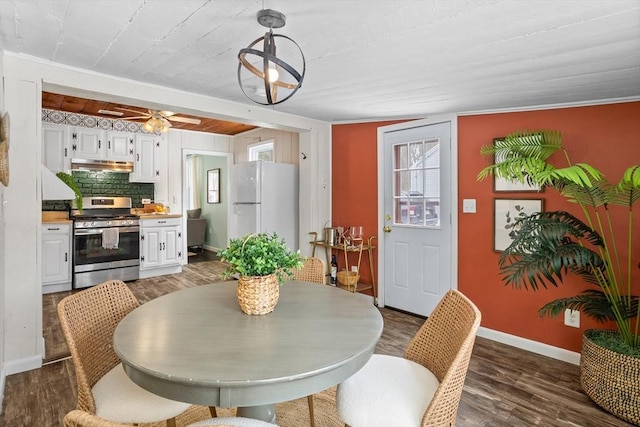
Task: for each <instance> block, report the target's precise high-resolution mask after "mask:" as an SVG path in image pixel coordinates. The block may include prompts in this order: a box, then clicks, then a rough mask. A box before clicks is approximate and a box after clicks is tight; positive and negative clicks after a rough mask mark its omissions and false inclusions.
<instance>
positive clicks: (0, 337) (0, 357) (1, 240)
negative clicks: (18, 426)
mask: <svg viewBox="0 0 640 427" xmlns="http://www.w3.org/2000/svg"><path fill="white" fill-rule="evenodd" d="M3 64H4V56H3V55H1V54H0V76H4V72H3V70H4V66H3ZM3 81H4V78H2V79H0V114H4V111H5V110H4V84H3ZM4 228H5V222H4V185H0V248H1V249H2V251H4V248H5V245H6V239H5V237H4ZM4 284H5V281H4V257H3V256H2V255H0V309H2V310H4ZM4 379H5V370H4V316H3V315H0V402H2V401H3V399H4V382H5V381H4ZM0 412H2V404H0Z"/></svg>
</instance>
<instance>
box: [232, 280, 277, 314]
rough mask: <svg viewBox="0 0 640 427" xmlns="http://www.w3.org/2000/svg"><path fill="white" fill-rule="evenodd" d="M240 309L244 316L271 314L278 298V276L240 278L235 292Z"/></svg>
mask: <svg viewBox="0 0 640 427" xmlns="http://www.w3.org/2000/svg"><path fill="white" fill-rule="evenodd" d="M236 295H237V297H238V304H240V309H241V310H242V311H243V312H244V313H246V314H254V315H259V314H267V313H271V312H272V311H273V309H274V308H275V307H276V304H277V303H278V298H279V297H280V284H279V283H278V276H276V275H275V274H270V275H268V276H251V277H240V278H239V279H238V289H237V291H236Z"/></svg>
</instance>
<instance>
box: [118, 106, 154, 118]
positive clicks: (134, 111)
mask: <svg viewBox="0 0 640 427" xmlns="http://www.w3.org/2000/svg"><path fill="white" fill-rule="evenodd" d="M113 108H115V109H117V110H123V111H131V112H132V113H138V114H146V115H147V116H151V115H150V114H149V113H147V112H144V111H140V110H132V109H130V108H124V107H113Z"/></svg>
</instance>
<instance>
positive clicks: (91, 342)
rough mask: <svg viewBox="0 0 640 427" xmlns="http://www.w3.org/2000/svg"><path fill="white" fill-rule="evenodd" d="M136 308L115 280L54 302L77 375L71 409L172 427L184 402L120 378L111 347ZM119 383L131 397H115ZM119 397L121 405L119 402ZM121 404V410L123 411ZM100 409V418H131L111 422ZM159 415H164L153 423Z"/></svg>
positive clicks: (121, 372)
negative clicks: (99, 387)
mask: <svg viewBox="0 0 640 427" xmlns="http://www.w3.org/2000/svg"><path fill="white" fill-rule="evenodd" d="M138 306H139V303H138V300H137V299H136V297H135V296H134V295H133V294H132V293H131V291H130V290H129V288H128V287H127V285H126V284H125V283H124V282H122V281H120V280H112V281H108V282H104V283H101V284H99V285H96V286H94V287H91V288H88V289H85V290H83V291H80V292H77V293H75V294H72V295H69V296H68V297H66V298H64V299H62V301H60V303H59V304H58V317H59V319H60V324H61V326H62V332H63V334H64V337H65V340H66V341H67V345H68V347H69V351H70V352H71V357H72V359H73V366H74V368H75V372H76V381H77V385H78V404H77V407H76V409H79V410H81V411H85V412H88V413H90V414H97V415H99V416H103V417H105V418H110V419H112V421H119V422H132V423H141V422H155V421H161V420H164V419H167V423H168V424H169V425H174V424H175V416H177V415H178V414H180V413H182V412H184V411H185V410H186V409H187V408H188V407H189V404H186V403H182V402H175V401H171V400H168V399H164V398H161V397H160V396H156V395H154V394H151V393H149V392H147V391H146V390H144V389H142V388H141V387H138V386H137V385H135V384H134V383H133V382H132V381H131V380H129V378H128V377H126V375H124V371H122V367H121V365H120V359H119V358H118V356H117V355H116V353H115V351H114V349H113V333H114V331H115V328H116V326H117V325H118V323H119V322H120V320H121V319H122V318H123V317H124V316H126V315H127V314H128V313H129V312H131V311H132V310H134V309H135V308H136V307H138ZM103 378H107V379H108V388H107V393H106V394H107V396H106V397H105V398H102V395H101V399H102V400H101V401H100V403H101V404H100V405H97V404H96V395H95V393H94V390H93V388H94V386H95V385H96V384H97V383H98V382H99V381H100V380H101V379H103ZM103 384H105V383H104V382H103ZM119 385H122V386H123V387H129V388H131V386H132V385H133V386H134V387H133V388H134V391H133V393H134V394H133V395H127V394H124V393H123V394H122V395H118V392H117V390H119V388H118V386H119ZM118 399H120V401H118ZM124 399H126V401H122V400H124ZM125 404H126V405H127V410H126V411H125V410H124V409H122V408H123V407H124V406H125ZM131 406H133V408H131ZM98 407H100V410H97V408H98ZM101 411H103V412H102V414H105V413H106V414H112V413H114V412H115V413H122V412H126V417H131V418H132V419H126V420H121V419H116V418H112V417H110V416H105V415H101ZM156 414H158V415H156ZM159 415H168V416H166V417H165V418H162V417H160V419H157V418H156V417H158V416H159ZM118 416H120V415H118ZM122 416H123V417H125V415H122Z"/></svg>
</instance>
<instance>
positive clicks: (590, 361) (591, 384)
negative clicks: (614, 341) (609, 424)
mask: <svg viewBox="0 0 640 427" xmlns="http://www.w3.org/2000/svg"><path fill="white" fill-rule="evenodd" d="M592 331H594V330H587V331H585V333H584V336H583V340H582V356H581V358H580V383H581V384H582V388H583V389H584V392H585V393H586V394H587V396H589V397H590V398H591V400H593V401H594V402H595V403H597V404H598V405H599V406H601V407H602V408H603V409H605V410H606V411H608V412H611V413H612V414H613V415H615V416H616V417H618V418H621V419H623V420H625V421H628V422H630V423H633V424H635V425H638V426H640V358H637V357H630V356H626V355H624V354H620V353H616V352H614V351H611V350H609V349H607V348H604V347H601V346H599V345H598V344H596V343H594V342H593V341H591V339H590V338H589V336H590V333H591V332H592ZM611 333H612V334H616V332H615V331H611Z"/></svg>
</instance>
